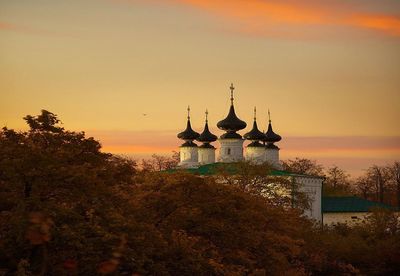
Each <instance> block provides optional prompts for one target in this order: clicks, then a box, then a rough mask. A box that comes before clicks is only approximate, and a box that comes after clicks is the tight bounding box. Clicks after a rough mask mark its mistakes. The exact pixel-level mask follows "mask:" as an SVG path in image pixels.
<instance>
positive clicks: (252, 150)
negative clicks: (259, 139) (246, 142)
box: [245, 147, 265, 164]
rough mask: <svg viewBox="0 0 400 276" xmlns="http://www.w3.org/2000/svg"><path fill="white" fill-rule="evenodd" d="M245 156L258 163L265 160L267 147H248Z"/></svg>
mask: <svg viewBox="0 0 400 276" xmlns="http://www.w3.org/2000/svg"><path fill="white" fill-rule="evenodd" d="M245 158H246V160H247V161H250V162H254V163H256V164H261V163H263V162H265V147H246V153H245Z"/></svg>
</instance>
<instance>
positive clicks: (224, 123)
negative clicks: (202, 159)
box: [217, 84, 247, 138]
mask: <svg viewBox="0 0 400 276" xmlns="http://www.w3.org/2000/svg"><path fill="white" fill-rule="evenodd" d="M230 89H231V107H230V108H229V113H228V116H226V118H225V119H223V120H221V121H219V122H218V124H217V127H218V128H219V129H222V130H225V131H231V132H234V131H238V130H241V129H244V128H246V126H247V124H246V122H244V121H242V120H240V119H239V118H238V117H237V116H236V113H235V107H234V106H233V90H234V89H235V87H233V84H231V87H230ZM221 138H222V137H221Z"/></svg>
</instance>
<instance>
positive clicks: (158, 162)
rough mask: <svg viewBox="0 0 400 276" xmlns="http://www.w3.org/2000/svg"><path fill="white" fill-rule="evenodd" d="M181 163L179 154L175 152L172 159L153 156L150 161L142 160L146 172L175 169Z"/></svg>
mask: <svg viewBox="0 0 400 276" xmlns="http://www.w3.org/2000/svg"><path fill="white" fill-rule="evenodd" d="M178 163H179V153H178V152H176V151H174V152H173V154H172V156H171V157H168V156H162V155H158V154H153V155H152V156H151V158H150V159H142V162H141V167H142V170H143V171H144V172H161V171H164V170H169V169H174V168H175V167H176V166H177V165H178Z"/></svg>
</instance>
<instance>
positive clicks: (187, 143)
mask: <svg viewBox="0 0 400 276" xmlns="http://www.w3.org/2000/svg"><path fill="white" fill-rule="evenodd" d="M185 147H189V148H193V147H194V148H195V147H197V145H196V144H195V143H193V141H190V140H189V141H186V142H185V143H183V144H182V145H181V148H185Z"/></svg>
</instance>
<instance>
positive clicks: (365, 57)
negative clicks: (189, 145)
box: [0, 0, 400, 174]
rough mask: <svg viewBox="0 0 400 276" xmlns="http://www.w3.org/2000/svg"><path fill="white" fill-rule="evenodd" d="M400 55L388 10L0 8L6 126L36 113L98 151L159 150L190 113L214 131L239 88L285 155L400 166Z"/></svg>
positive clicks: (270, 4) (254, 1) (313, 2)
mask: <svg viewBox="0 0 400 276" xmlns="http://www.w3.org/2000/svg"><path fill="white" fill-rule="evenodd" d="M399 50H400V1H396V0H380V1H375V0H326V1H317V0H279V1H277V0H276V1H267V0H201V1H200V0H86V1H79V0H70V1H57V0H36V1H31V0H20V1H1V0H0V91H1V92H0V97H1V98H0V125H7V126H8V127H13V128H17V129H21V128H23V127H24V122H23V121H22V120H21V118H22V117H23V116H24V115H26V114H38V113H39V111H40V109H43V108H44V109H48V110H50V111H52V112H54V113H56V114H59V116H60V117H61V119H62V120H63V122H64V123H65V127H66V128H68V129H74V130H86V131H88V133H89V134H90V135H94V136H95V137H96V138H97V139H99V140H101V141H102V143H103V145H104V149H105V150H108V151H111V152H115V153H126V154H133V155H136V156H138V157H142V156H148V155H149V154H151V153H152V152H156V153H163V154H167V153H169V152H170V151H171V150H173V149H176V148H177V146H178V145H179V143H180V141H179V140H178V139H176V133H177V132H179V131H181V130H182V129H183V128H184V126H185V110H186V106H187V105H191V107H192V122H193V126H194V127H195V129H196V130H197V131H201V129H202V125H203V121H204V110H205V109H206V108H208V110H209V111H210V123H211V125H212V126H213V130H214V132H216V133H217V134H220V133H221V132H220V131H219V130H217V129H215V125H216V123H217V122H218V121H219V120H221V119H222V118H224V116H225V115H226V113H227V111H228V107H229V89H228V86H229V84H230V83H231V82H234V83H235V86H236V88H237V89H236V90H235V91H236V95H235V98H236V109H237V113H238V115H239V117H240V118H241V119H243V120H246V121H247V122H248V124H249V123H250V122H251V118H252V109H253V107H254V106H255V105H256V106H257V108H258V111H259V115H258V118H259V126H261V127H262V128H266V123H267V114H266V112H267V109H268V108H269V109H271V111H272V117H273V122H274V127H275V129H276V130H277V131H278V132H279V133H280V134H281V135H282V136H283V138H284V139H283V141H282V142H281V148H282V151H281V155H282V157H283V158H293V157H295V156H304V157H309V158H314V159H318V160H320V161H321V162H323V163H324V164H326V165H330V164H333V163H337V164H338V165H343V166H344V167H345V168H346V169H348V170H349V171H351V172H354V174H359V173H361V172H362V168H364V167H367V166H369V165H371V164H373V163H379V164H384V163H387V162H391V161H393V160H396V159H397V160H398V159H400V138H399V137H400V127H399V123H398V121H399V118H400V92H399V91H400V51H399ZM144 113H145V114H147V115H146V116H143V114H144ZM244 132H245V131H243V133H244ZM243 133H242V134H243Z"/></svg>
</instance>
